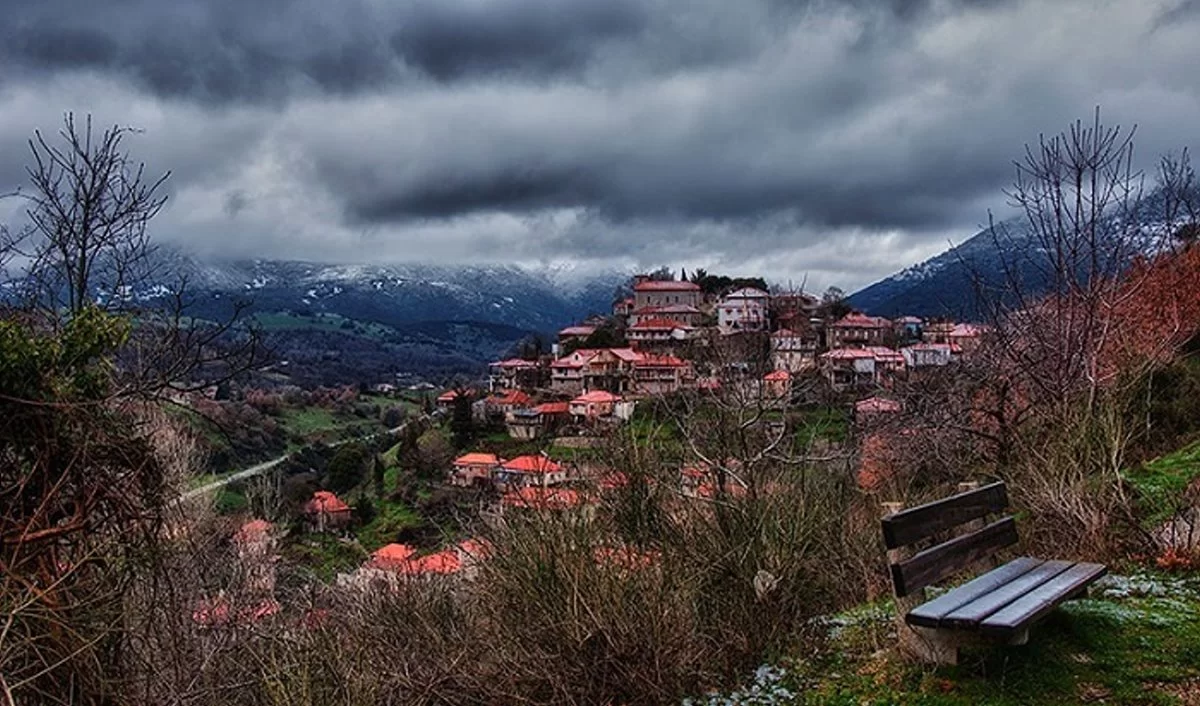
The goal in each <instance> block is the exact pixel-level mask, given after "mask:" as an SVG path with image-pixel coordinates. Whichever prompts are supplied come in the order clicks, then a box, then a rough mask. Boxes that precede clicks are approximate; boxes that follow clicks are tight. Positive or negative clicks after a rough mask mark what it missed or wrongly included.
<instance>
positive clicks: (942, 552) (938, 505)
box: [882, 483, 1018, 596]
mask: <svg viewBox="0 0 1200 706" xmlns="http://www.w3.org/2000/svg"><path fill="white" fill-rule="evenodd" d="M1007 507H1008V492H1007V491H1006V490H1005V488H1004V483H992V484H991V485H985V486H983V487H982V488H977V489H976V490H971V491H967V492H965V493H959V494H958V495H952V496H950V497H948V498H946V499H944V500H938V501H937V502H932V503H927V504H925V505H919V506H917V507H914V508H910V509H908V510H902V511H901V512H897V513H894V514H891V515H888V516H887V517H885V518H883V520H882V524H883V541H884V543H885V544H886V545H887V548H888V549H897V548H899V547H905V546H908V545H911V544H916V543H918V542H921V541H922V540H925V539H928V538H930V537H933V536H934V535H937V534H940V533H942V532H945V531H947V530H950V529H953V528H954V527H957V526H959V525H961V524H965V523H967V522H973V521H975V520H980V519H982V518H984V517H986V516H988V515H995V514H999V513H1001V512H1003V511H1004V510H1005V509H1006V508H1007ZM1017 540H1018V537H1017V524H1016V522H1015V521H1014V520H1013V518H1012V517H1011V516H1008V517H1003V518H1001V519H999V520H996V521H994V522H991V523H990V524H987V525H986V526H984V527H982V528H981V529H978V530H975V531H973V532H970V533H968V534H964V535H962V536H959V537H955V538H954V539H951V540H948V541H945V542H942V543H940V544H936V545H934V546H931V547H928V548H926V549H923V550H921V551H919V552H917V553H916V554H914V555H913V556H911V557H909V558H908V559H905V560H903V561H898V562H895V563H893V564H891V570H892V587H893V588H894V589H895V591H896V595H897V596H907V595H909V594H910V593H913V592H914V591H918V590H920V589H922V588H924V587H926V586H928V585H930V584H932V583H936V582H938V581H940V580H942V579H944V578H946V577H947V576H950V575H951V574H954V573H956V572H958V571H960V570H962V569H963V568H965V567H967V566H969V565H971V564H972V563H974V562H976V561H979V560H980V559H984V558H987V557H989V556H991V555H992V554H995V553H996V552H998V551H1000V550H1001V549H1003V548H1004V547H1007V546H1011V545H1013V544H1016V543H1017Z"/></svg>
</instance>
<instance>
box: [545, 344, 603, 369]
mask: <svg viewBox="0 0 1200 706" xmlns="http://www.w3.org/2000/svg"><path fill="white" fill-rule="evenodd" d="M599 352H600V351H598V350H593V349H591V348H580V349H579V350H577V351H575V352H574V353H572V354H571V355H568V356H564V357H562V358H559V359H558V360H556V361H554V362H553V363H551V364H550V367H552V368H582V367H583V364H584V363H586V362H588V361H589V360H591V359H592V358H593V357H595V355H596V354H597V353H599Z"/></svg>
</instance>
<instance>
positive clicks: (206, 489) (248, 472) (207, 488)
mask: <svg viewBox="0 0 1200 706" xmlns="http://www.w3.org/2000/svg"><path fill="white" fill-rule="evenodd" d="M429 419H431V417H430V416H429V415H428V414H422V415H421V416H419V417H416V418H415V419H410V420H408V421H406V422H404V423H403V424H401V425H400V426H398V427H393V428H392V429H388V430H387V431H381V432H376V433H374V434H368V435H366V436H357V437H354V438H353V439H342V440H340V441H335V442H333V443H331V444H329V445H330V446H341V445H342V444H345V443H347V442H350V441H368V440H370V439H374V438H376V437H379V436H384V435H387V436H395V435H396V434H399V433H400V432H402V431H404V429H405V428H407V427H408V425H409V424H412V423H413V422H423V421H426V420H429ZM291 456H292V454H290V453H286V454H284V455H282V456H280V457H279V458H273V459H271V460H270V461H264V462H262V463H260V464H258V465H256V466H251V467H249V468H247V469H245V470H242V471H238V472H237V473H231V474H230V475H228V476H225V477H224V478H222V479H221V480H218V481H213V482H212V483H208V484H206V485H202V486H200V487H199V488H192V489H191V490H188V491H185V492H184V493H182V494H181V495H180V496H179V502H183V501H185V500H190V499H192V498H195V497H199V496H202V495H206V494H208V493H211V492H213V491H215V490H220V489H221V488H223V487H225V486H226V485H229V484H230V483H232V482H234V481H238V480H245V479H246V478H253V477H254V476H257V475H260V474H262V473H266V472H267V471H269V470H271V469H272V468H274V467H276V466H278V465H279V464H281V463H283V462H284V461H286V460H288V459H289V458H291Z"/></svg>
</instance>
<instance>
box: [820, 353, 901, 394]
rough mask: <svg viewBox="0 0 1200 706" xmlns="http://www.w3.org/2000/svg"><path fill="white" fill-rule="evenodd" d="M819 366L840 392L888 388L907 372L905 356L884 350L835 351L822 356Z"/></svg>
mask: <svg viewBox="0 0 1200 706" xmlns="http://www.w3.org/2000/svg"><path fill="white" fill-rule="evenodd" d="M820 362H821V369H822V371H823V372H824V373H825V376H826V379H827V380H828V381H829V384H830V385H831V386H832V387H833V388H834V389H838V390H842V389H846V388H853V387H866V386H875V385H882V386H887V385H890V384H891V381H892V379H893V377H894V376H895V375H896V374H897V373H899V372H901V371H903V370H904V356H903V355H901V354H900V353H899V352H898V351H895V350H892V349H891V348H884V347H882V346H869V347H865V348H835V349H833V350H831V351H827V352H825V353H822V354H821V356H820Z"/></svg>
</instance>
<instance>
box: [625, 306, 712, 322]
mask: <svg viewBox="0 0 1200 706" xmlns="http://www.w3.org/2000/svg"><path fill="white" fill-rule="evenodd" d="M650 319H670V320H671V321H675V322H678V323H681V324H683V325H685V326H699V325H700V324H701V322H703V320H704V312H702V311H700V310H699V309H697V308H696V307H694V306H692V305H691V304H668V305H666V306H644V307H642V308H641V309H634V310H633V313H632V314H631V315H630V317H629V325H631V326H633V325H636V324H639V323H641V322H642V321H649V320H650Z"/></svg>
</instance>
